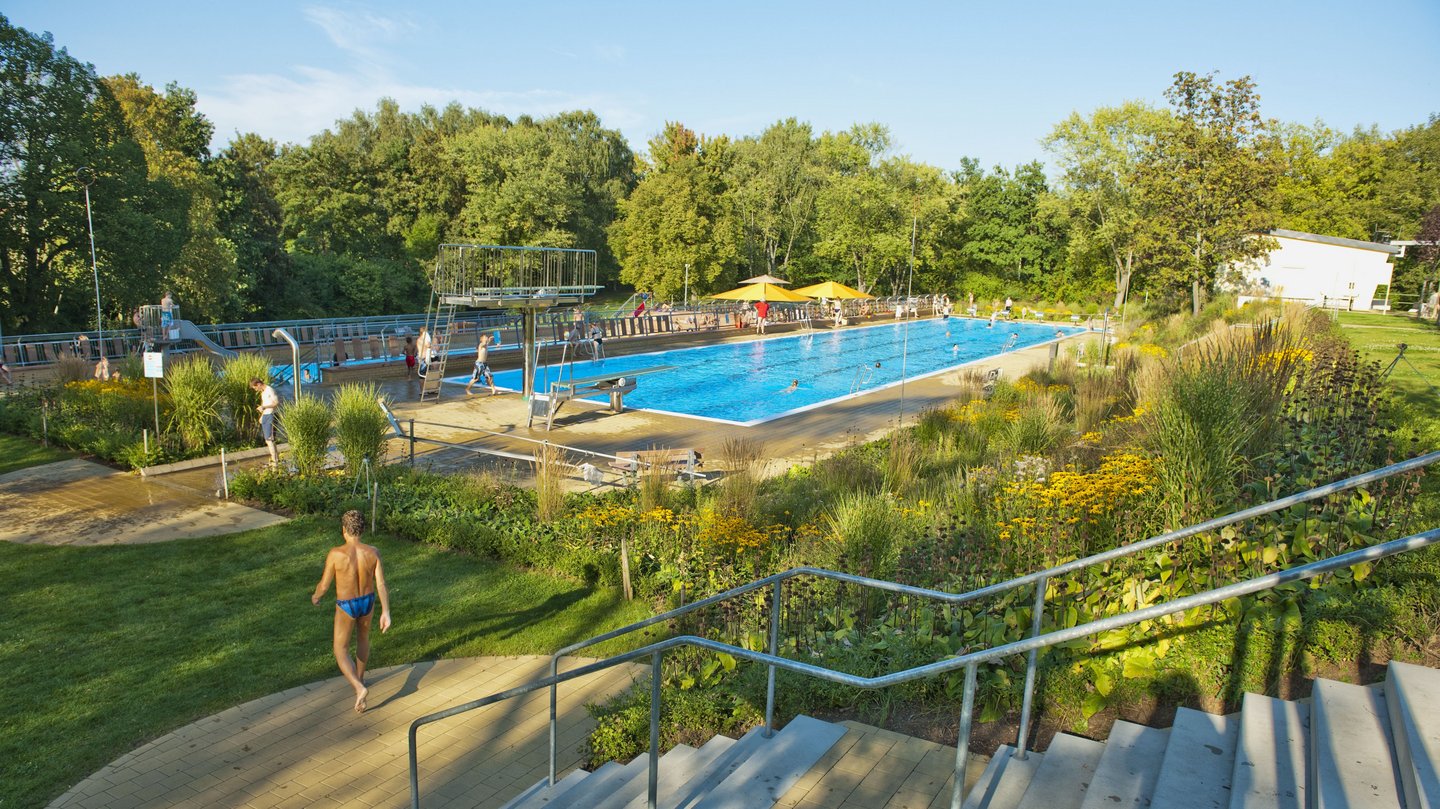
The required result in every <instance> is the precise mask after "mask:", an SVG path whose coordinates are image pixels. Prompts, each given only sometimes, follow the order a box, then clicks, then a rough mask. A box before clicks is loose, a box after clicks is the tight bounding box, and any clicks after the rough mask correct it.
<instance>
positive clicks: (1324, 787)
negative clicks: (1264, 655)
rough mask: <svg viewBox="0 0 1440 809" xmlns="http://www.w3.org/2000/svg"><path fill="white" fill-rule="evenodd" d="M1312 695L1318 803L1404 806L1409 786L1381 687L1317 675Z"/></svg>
mask: <svg viewBox="0 0 1440 809" xmlns="http://www.w3.org/2000/svg"><path fill="white" fill-rule="evenodd" d="M1310 699H1311V702H1310V796H1311V801H1312V804H1313V808H1314V809H1343V807H1350V806H1367V807H1369V806H1374V807H1386V806H1391V807H1399V806H1400V793H1401V792H1403V791H1404V790H1403V788H1402V787H1401V786H1400V773H1399V772H1398V770H1397V768H1396V767H1395V756H1394V754H1393V753H1392V752H1391V749H1392V742H1391V739H1390V723H1389V721H1388V716H1389V712H1388V711H1387V710H1386V708H1385V694H1384V692H1383V691H1382V690H1381V688H1380V687H1378V686H1377V687H1366V686H1361V685H1350V684H1349V683H1340V682H1336V681H1334V680H1316V681H1315V687H1314V690H1313V691H1312V692H1311V694H1310Z"/></svg>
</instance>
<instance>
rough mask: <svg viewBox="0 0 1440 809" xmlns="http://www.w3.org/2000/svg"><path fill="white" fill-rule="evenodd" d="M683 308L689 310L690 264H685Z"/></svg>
mask: <svg viewBox="0 0 1440 809" xmlns="http://www.w3.org/2000/svg"><path fill="white" fill-rule="evenodd" d="M685 308H686V309H689V308H690V264H689V262H686V264H685Z"/></svg>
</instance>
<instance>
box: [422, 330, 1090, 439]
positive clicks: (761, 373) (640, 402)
mask: <svg viewBox="0 0 1440 809" xmlns="http://www.w3.org/2000/svg"><path fill="white" fill-rule="evenodd" d="M906 325H907V324H904V323H893V324H892V323H887V324H882V325H878V326H866V327H863V328H856V329H841V330H839V331H817V332H808V333H804V334H797V335H788V336H785V337H774V338H769V339H762V340H753V341H748V342H740V343H724V344H719V345H709V346H699V347H695V348H680V349H673V350H670V351H658V352H654V353H650V354H632V355H629V356H624V357H615V358H613V359H605V360H600V361H598V362H597V361H586V362H577V363H575V366H574V378H576V379H580V378H584V377H592V376H600V375H602V374H604V375H609V374H614V375H615V376H617V377H618V376H623V375H624V373H625V372H626V371H629V370H635V369H638V368H648V367H652V366H656V365H674V366H676V367H675V368H674V369H673V370H670V371H662V372H660V373H656V374H649V375H645V376H642V377H640V378H639V387H638V388H636V390H635V391H634V392H633V393H629V394H626V396H625V406H626V407H627V408H629V407H634V408H642V409H645V410H655V411H659V412H665V413H677V414H681V415H687V416H698V417H700V418H707V419H715V420H718V421H725V422H730V423H734V424H742V425H753V424H758V423H761V422H764V421H769V420H770V419H774V418H778V417H780V416H783V415H787V414H789V413H793V412H796V411H799V410H808V409H810V408H812V407H817V406H819V405H822V404H826V403H829V402H833V401H836V400H838V399H843V398H848V397H849V396H851V395H858V394H860V393H865V392H868V391H872V390H877V389H879V388H885V387H889V386H891V385H897V384H899V382H900V372H901V354H902V346H903V345H904V343H905V329H906ZM908 327H909V337H908V343H909V345H908V350H907V351H905V353H906V360H905V377H906V378H907V379H917V378H919V377H924V376H932V375H934V374H938V373H941V372H944V371H947V370H950V369H952V368H956V367H958V366H961V365H965V364H967V363H971V362H974V361H976V360H979V359H982V358H984V357H989V356H993V355H995V354H999V353H1001V350H1002V349H1003V348H1004V346H1005V344H1006V343H1007V342H1008V341H1009V340H1010V335H1011V334H1016V335H1018V336H1019V338H1018V340H1017V341H1016V344H1015V348H1025V347H1028V346H1033V345H1040V344H1042V343H1048V342H1050V341H1053V340H1055V339H1056V336H1055V335H1056V331H1057V330H1058V331H1060V332H1062V333H1064V334H1066V335H1070V334H1077V333H1079V332H1081V331H1083V329H1077V328H1073V327H1057V326H1054V325H1043V324H1032V323H997V324H996V325H995V327H994V328H989V327H988V321H985V320H971V319H963V318H951V319H949V320H940V319H931V320H916V321H910V322H909V323H908ZM876 363H879V367H876ZM467 370H468V369H467ZM558 371H559V366H551V367H550V368H548V369H547V368H545V367H544V366H542V367H541V368H540V369H539V370H538V371H537V373H536V379H535V388H536V390H537V391H539V392H545V391H546V390H548V387H549V383H550V382H555V381H559V380H560V376H559V375H558ZM469 378H470V377H469V374H468V373H466V374H465V375H464V376H458V377H451V378H449V379H447V380H446V381H448V382H456V383H459V384H464V383H465V382H467V381H469ZM565 378H567V379H568V378H570V377H569V376H568V374H567V376H566V377H565ZM792 380H799V385H798V386H797V387H796V388H795V389H794V390H793V391H789V390H788V388H789V387H790V384H791V382H792ZM520 381H521V374H520V371H519V370H513V371H501V372H498V373H496V374H495V384H496V385H497V386H499V387H502V388H506V389H508V390H512V391H513V390H519V389H520Z"/></svg>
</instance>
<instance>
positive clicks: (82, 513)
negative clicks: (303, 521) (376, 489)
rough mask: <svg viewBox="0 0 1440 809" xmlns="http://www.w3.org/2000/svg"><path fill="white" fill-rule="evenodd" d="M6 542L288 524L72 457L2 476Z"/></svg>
mask: <svg viewBox="0 0 1440 809" xmlns="http://www.w3.org/2000/svg"><path fill="white" fill-rule="evenodd" d="M0 514H4V515H5V519H4V520H3V521H0V541H8V542H23V543H40V544H46V545H120V544H127V543H142V542H165V541H169V540H174V539H184V538H187V537H205V536H216V535H219V534H230V533H234V532H236V531H248V530H250V529H252V528H264V527H266V526H269V525H275V524H276V523H281V522H284V521H285V518H284V517H280V516H278V515H275V514H270V513H269V512H265V511H260V510H258V509H253V508H248V507H246V506H242V505H239V504H237V503H230V502H227V501H224V500H217V499H215V498H214V497H209V496H206V495H203V494H200V493H197V492H194V491H191V490H188V489H185V488H183V487H178V486H167V485H165V484H164V483H160V482H155V481H151V480H146V479H143V478H140V477H138V476H136V475H131V474H127V473H124V472H117V471H115V470H114V469H111V468H109V467H107V466H102V465H101V464H97V463H93V462H91V461H85V460H80V459H72V460H67V461H57V462H56V463H49V464H43V465H40V466H32V467H29V468H28V469H21V470H18V471H15V472H10V473H8V474H5V475H0Z"/></svg>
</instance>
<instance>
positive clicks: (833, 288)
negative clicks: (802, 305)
mask: <svg viewBox="0 0 1440 809" xmlns="http://www.w3.org/2000/svg"><path fill="white" fill-rule="evenodd" d="M792 291H793V292H794V293H795V294H796V295H805V296H807V297H811V298H853V299H856V300H874V298H875V296H874V295H866V294H865V293H864V292H861V291H860V290H858V289H854V288H852V287H847V286H845V285H844V284H841V283H839V282H836V281H824V282H822V283H819V284H811V285H810V286H808V287H801V288H800V289H796V290H792Z"/></svg>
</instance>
